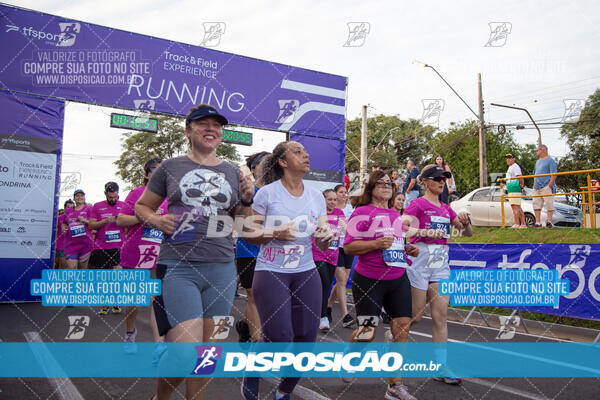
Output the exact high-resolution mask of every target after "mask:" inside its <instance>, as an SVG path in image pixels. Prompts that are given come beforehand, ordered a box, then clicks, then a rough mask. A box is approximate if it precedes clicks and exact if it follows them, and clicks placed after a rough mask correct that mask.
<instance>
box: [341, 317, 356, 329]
mask: <svg viewBox="0 0 600 400" xmlns="http://www.w3.org/2000/svg"><path fill="white" fill-rule="evenodd" d="M352 324H354V318H352V315H350V314H346V315H345V316H344V318H343V319H342V325H344V328H349V327H350V326H352Z"/></svg>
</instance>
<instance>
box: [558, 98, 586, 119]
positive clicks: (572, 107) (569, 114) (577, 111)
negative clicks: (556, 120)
mask: <svg viewBox="0 0 600 400" xmlns="http://www.w3.org/2000/svg"><path fill="white" fill-rule="evenodd" d="M563 102H564V103H565V114H564V115H563V117H562V122H565V121H571V120H577V119H579V116H580V115H581V111H582V110H583V107H584V106H585V100H582V99H571V100H563Z"/></svg>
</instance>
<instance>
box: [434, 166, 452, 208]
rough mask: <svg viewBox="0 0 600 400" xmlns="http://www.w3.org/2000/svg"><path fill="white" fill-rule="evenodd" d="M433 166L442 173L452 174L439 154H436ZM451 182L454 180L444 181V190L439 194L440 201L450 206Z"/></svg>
mask: <svg viewBox="0 0 600 400" xmlns="http://www.w3.org/2000/svg"><path fill="white" fill-rule="evenodd" d="M435 165H437V166H438V167H441V168H442V169H443V170H444V171H448V172H450V173H452V170H451V169H450V166H449V165H448V163H447V162H446V160H445V159H444V157H443V156H442V155H441V154H438V155H437V157H436V158H435ZM453 180H454V178H453V177H451V178H448V179H446V182H445V183H444V190H443V191H442V194H440V201H441V202H442V203H445V204H450V193H452V192H453V185H452V183H453Z"/></svg>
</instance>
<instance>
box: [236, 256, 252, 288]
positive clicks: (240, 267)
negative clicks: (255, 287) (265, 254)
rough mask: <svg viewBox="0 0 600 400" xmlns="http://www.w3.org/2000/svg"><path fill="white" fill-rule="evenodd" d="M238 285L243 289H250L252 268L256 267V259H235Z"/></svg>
mask: <svg viewBox="0 0 600 400" xmlns="http://www.w3.org/2000/svg"><path fill="white" fill-rule="evenodd" d="M235 267H236V268H237V273H238V276H239V277H240V283H241V284H242V287H243V288H244V289H252V280H253V279H254V268H255V267H256V257H241V258H236V259H235Z"/></svg>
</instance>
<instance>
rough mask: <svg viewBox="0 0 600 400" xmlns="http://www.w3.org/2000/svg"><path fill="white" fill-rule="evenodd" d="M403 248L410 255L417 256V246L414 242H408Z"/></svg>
mask: <svg viewBox="0 0 600 400" xmlns="http://www.w3.org/2000/svg"><path fill="white" fill-rule="evenodd" d="M404 250H405V251H406V254H407V255H409V256H411V257H418V256H419V247H418V246H416V245H414V244H409V245H408V246H406V248H405V249H404Z"/></svg>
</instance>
